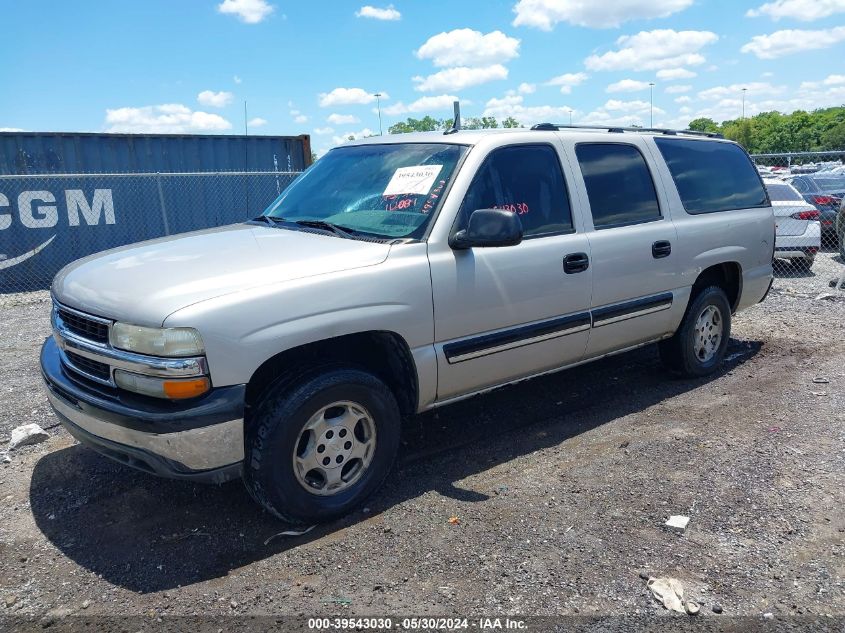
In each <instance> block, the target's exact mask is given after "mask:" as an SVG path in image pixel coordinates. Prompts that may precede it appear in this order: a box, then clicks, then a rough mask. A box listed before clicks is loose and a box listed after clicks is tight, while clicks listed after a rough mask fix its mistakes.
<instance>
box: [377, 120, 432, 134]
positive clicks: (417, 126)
mask: <svg viewBox="0 0 845 633" xmlns="http://www.w3.org/2000/svg"><path fill="white" fill-rule="evenodd" d="M443 123H444V121H443V120H442V119H435V118H434V117H430V116H425V117H423V118H422V119H412V118H408V120H407V121H404V122H400V123H397V124H396V125H391V126H390V127H389V128H388V130H387V131H388V132H389V133H390V134H407V133H408V132H433V131H435V130H439V129H441V128H442V127H443Z"/></svg>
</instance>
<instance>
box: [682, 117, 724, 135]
mask: <svg viewBox="0 0 845 633" xmlns="http://www.w3.org/2000/svg"><path fill="white" fill-rule="evenodd" d="M687 128H688V129H690V130H696V131H698V132H719V124H718V123H716V122H715V121H714V120H713V119H708V118H707V117H701V118H699V119H693V120H692V121H690V122H689V125H688V126H687Z"/></svg>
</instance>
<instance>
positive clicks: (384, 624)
mask: <svg viewBox="0 0 845 633" xmlns="http://www.w3.org/2000/svg"><path fill="white" fill-rule="evenodd" d="M308 628H309V629H311V630H314V631H336V630H350V629H354V630H358V631H362V630H372V631H389V630H394V629H395V630H399V631H460V630H470V629H474V630H479V631H496V630H503V631H519V630H524V629H526V628H527V625H526V623H525V621H524V620H519V619H512V618H434V617H421V618H402V619H398V620H394V619H392V618H374V617H370V618H309V619H308Z"/></svg>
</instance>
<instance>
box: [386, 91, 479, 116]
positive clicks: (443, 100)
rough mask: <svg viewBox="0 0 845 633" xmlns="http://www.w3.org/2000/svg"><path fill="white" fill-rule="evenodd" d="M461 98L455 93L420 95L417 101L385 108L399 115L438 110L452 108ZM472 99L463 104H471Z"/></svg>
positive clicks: (392, 113)
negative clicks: (432, 95)
mask: <svg viewBox="0 0 845 633" xmlns="http://www.w3.org/2000/svg"><path fill="white" fill-rule="evenodd" d="M459 100H460V99H459V98H458V97H456V96H454V95H438V96H436V97H420V98H419V99H417V100H416V101H413V102H411V103H409V104H408V105H405V104H404V103H402V102H401V101H400V102H399V103H396V104H394V105H392V106H389V107H387V108H383V109H382V112H384V113H385V114H386V115H388V116H397V115H400V114H407V113H408V112H415V113H416V112H425V113H429V112H438V111H443V110H451V109H452V105H453V104H454V103H455V101H459ZM471 103H472V102H471V101H462V102H461V105H464V106H467V105H470V104H471Z"/></svg>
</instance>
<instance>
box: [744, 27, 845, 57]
mask: <svg viewBox="0 0 845 633" xmlns="http://www.w3.org/2000/svg"><path fill="white" fill-rule="evenodd" d="M842 40H845V26H837V27H834V28H832V29H823V30H820V31H804V30H800V29H792V30H787V31H775V32H774V33H772V34H770V35H755V36H754V37H752V38H751V41H750V42H748V44H746V45H745V46H743V47H742V48H741V49H740V50H741V51H742V52H743V53H754V54H755V55H756V56H757V57H759V58H760V59H777V58H778V57H783V56H784V55H792V54H793V53H800V52H802V51H810V50H817V49H820V48H827V47H829V46H833V45H834V44H837V43H838V42H841V41H842Z"/></svg>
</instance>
